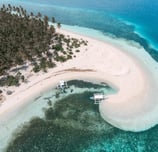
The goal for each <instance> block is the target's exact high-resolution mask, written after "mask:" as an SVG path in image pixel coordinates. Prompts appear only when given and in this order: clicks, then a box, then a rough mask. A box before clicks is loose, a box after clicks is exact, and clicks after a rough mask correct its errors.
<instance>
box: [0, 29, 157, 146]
mask: <svg viewBox="0 0 158 152" xmlns="http://www.w3.org/2000/svg"><path fill="white" fill-rule="evenodd" d="M58 32H61V33H63V34H65V35H70V36H71V37H74V38H78V39H81V38H82V39H84V40H88V46H83V47H82V48H80V50H81V51H80V52H79V53H76V58H74V59H72V60H69V61H67V62H65V63H59V64H58V65H57V67H55V68H54V69H49V70H48V72H47V73H44V74H43V73H42V72H40V73H38V74H34V75H33V76H31V77H30V78H29V81H28V83H23V84H22V85H21V86H19V87H18V88H16V87H12V90H13V91H14V93H13V94H12V95H10V96H7V95H6V101H5V102H3V103H2V105H1V106H0V130H1V131H2V132H3V134H2V135H1V137H0V143H3V145H5V144H6V143H7V141H8V140H9V137H10V134H11V133H13V131H14V129H15V128H16V127H17V126H19V125H20V124H21V123H23V122H24V121H27V120H29V119H30V118H31V117H32V116H33V115H34V113H35V112H34V113H31V111H30V113H29V115H27V116H25V118H22V117H20V116H19V117H18V118H15V117H16V115H17V114H18V115H19V111H20V109H21V108H25V105H27V104H29V102H30V101H31V100H30V99H32V98H35V97H37V96H39V95H40V94H41V93H42V92H44V91H46V90H48V89H49V88H52V86H55V85H56V84H57V83H58V82H59V80H61V79H64V80H71V79H82V80H90V81H91V80H100V81H104V82H106V83H108V84H109V85H111V86H112V87H114V88H116V89H118V92H117V93H116V94H113V95H109V96H108V99H106V100H105V101H103V102H102V103H101V104H100V105H99V110H100V114H101V116H102V118H103V119H104V120H105V121H107V122H108V123H110V124H112V125H114V126H115V127H118V128H120V129H123V130H128V131H142V130H146V129H148V128H150V127H152V126H154V125H156V124H157V121H158V113H157V111H158V98H157V90H158V80H157V78H156V76H157V75H158V64H157V63H156V62H155V61H154V60H153V59H152V58H151V57H150V55H148V53H146V52H145V50H144V49H143V48H141V47H136V46H134V45H130V44H129V42H125V40H111V44H110V43H106V42H101V41H98V40H95V39H92V38H89V37H86V36H81V35H79V34H75V33H72V32H69V31H66V30H62V29H60V30H59V31H58ZM109 42H110V38H109ZM112 43H114V45H113V44H112ZM2 89H3V88H2ZM33 110H35V111H37V113H38V108H37V109H33ZM20 112H21V113H22V111H20Z"/></svg>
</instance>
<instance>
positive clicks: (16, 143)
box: [6, 81, 158, 152]
mask: <svg viewBox="0 0 158 152" xmlns="http://www.w3.org/2000/svg"><path fill="white" fill-rule="evenodd" d="M68 84H69V85H70V86H71V87H70V89H69V91H70V92H69V91H66V92H67V93H63V94H60V95H59V97H57V99H58V100H57V101H56V102H54V101H53V100H54V98H52V96H54V95H56V94H54V92H53V93H51V92H52V91H51V92H49V93H48V92H47V96H46V94H45V96H41V97H39V98H36V99H35V100H36V102H38V100H41V99H42V100H43V101H44V100H45V103H46V105H45V107H44V108H43V114H44V117H42V118H40V117H34V118H33V119H31V120H30V121H29V122H28V123H26V124H25V125H23V126H21V127H20V128H18V129H17V130H16V132H15V134H14V137H13V138H12V141H11V142H10V144H9V146H8V148H7V150H6V151H7V152H39V151H41V152H49V151H51V152H62V151H64V152H120V151H123V152H148V151H150V152H152V151H153V152H157V151H158V144H157V141H158V127H157V126H156V127H154V128H152V129H150V130H148V131H145V132H140V133H132V132H125V131H122V130H119V129H117V128H115V127H113V126H111V125H109V124H108V123H106V122H105V121H104V120H103V119H102V118H101V117H100V114H99V110H98V105H95V104H94V103H93V101H92V100H90V97H91V96H92V95H93V93H94V92H101V91H104V93H105V94H111V93H114V92H115V90H113V89H112V88H110V87H108V86H105V85H104V84H102V85H97V84H92V83H87V82H83V81H70V82H69V83H68ZM76 90H77V92H76ZM79 90H80V91H79ZM81 90H82V91H81ZM32 110H33V109H32Z"/></svg>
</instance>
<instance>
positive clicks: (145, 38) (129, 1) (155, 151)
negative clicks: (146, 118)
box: [0, 0, 158, 152]
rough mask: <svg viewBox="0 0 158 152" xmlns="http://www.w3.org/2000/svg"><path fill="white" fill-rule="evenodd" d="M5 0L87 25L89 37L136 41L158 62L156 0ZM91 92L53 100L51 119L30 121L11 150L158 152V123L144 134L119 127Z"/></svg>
mask: <svg viewBox="0 0 158 152" xmlns="http://www.w3.org/2000/svg"><path fill="white" fill-rule="evenodd" d="M3 3H4V4H8V3H11V4H14V5H22V6H23V7H24V8H26V9H27V10H28V11H32V12H34V13H37V12H41V13H42V14H46V15H48V16H49V17H52V16H54V17H55V18H56V20H57V22H61V23H62V24H66V25H71V27H70V26H64V28H68V29H72V30H74V31H75V30H81V29H82V30H83V29H84V30H85V31H86V32H87V35H89V36H94V37H95V36H96V35H97V36H98V38H100V39H101V37H103V36H104V35H113V36H115V37H116V38H124V39H127V40H133V41H136V42H137V43H139V44H140V45H141V46H143V47H144V48H145V50H146V51H147V52H149V54H150V55H151V56H152V57H153V59H155V60H156V61H158V51H157V50H158V30H157V25H158V17H157V14H158V3H157V1H156V0H150V1H149V0H117V1H115V0H98V1H97V0H86V1H83V0H80V1H79V0H78V1H77V0H45V1H40V0H34V1H30V0H14V1H13V0H1V1H0V5H2V4H3ZM72 26H73V27H72ZM76 27H85V28H76ZM87 28H88V30H87ZM90 29H93V30H90ZM94 31H95V33H94ZM79 32H80V33H82V32H83V33H86V32H84V31H79ZM91 94H92V92H85V93H80V94H74V95H70V96H66V97H65V98H63V99H61V100H59V101H58V102H57V104H55V108H51V103H49V104H50V105H49V106H50V107H48V108H47V109H45V112H44V115H45V118H43V119H42V118H38V117H37V118H34V119H32V120H30V122H29V123H28V124H26V125H25V126H24V127H23V128H22V129H21V130H19V131H18V132H17V136H15V137H14V138H13V140H12V142H11V143H10V144H9V145H8V149H7V152H14V151H15V152H39V151H44V152H49V151H50V152H53V151H55V152H67V151H68V152H71V151H72V152H158V126H155V127H154V128H151V129H150V130H148V131H144V132H140V133H132V132H126V131H122V130H119V129H117V128H115V127H113V126H111V125H109V124H107V123H106V122H105V121H103V120H102V119H101V118H100V116H99V113H98V107H97V106H95V105H93V104H91V103H90V101H89V98H88V97H89V96H90V95H91ZM65 115H66V116H65ZM15 135H16V134H15Z"/></svg>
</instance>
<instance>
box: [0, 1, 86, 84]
mask: <svg viewBox="0 0 158 152" xmlns="http://www.w3.org/2000/svg"><path fill="white" fill-rule="evenodd" d="M48 21H49V18H48V17H47V16H42V14H41V13H40V12H38V13H37V14H34V13H33V12H30V13H28V12H27V11H26V10H25V9H24V8H22V7H21V6H20V7H15V6H11V5H10V4H8V6H5V5H3V6H2V8H0V23H1V24H0V42H1V44H0V76H2V77H1V78H0V84H3V85H5V84H6V85H13V84H15V85H17V84H18V83H19V79H18V80H17V78H16V77H15V76H13V75H10V76H9V74H8V73H10V72H9V70H10V69H11V68H13V67H15V66H17V65H21V66H24V64H26V63H27V62H28V63H30V64H31V65H33V71H34V72H39V71H40V70H43V71H44V72H47V68H53V67H55V62H58V61H59V62H65V61H66V60H68V59H72V57H73V54H74V53H73V51H74V52H75V50H76V49H77V48H79V47H80V46H81V45H87V42H86V41H83V40H77V39H74V38H70V37H69V36H64V35H63V34H58V33H56V31H55V28H54V26H53V25H49V24H48ZM51 21H52V23H55V22H56V21H55V18H54V17H52V18H51ZM57 27H58V28H61V23H59V22H58V23H57ZM74 49H75V50H74ZM76 52H79V51H76ZM22 79H23V80H22V81H24V77H23V78H22Z"/></svg>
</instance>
